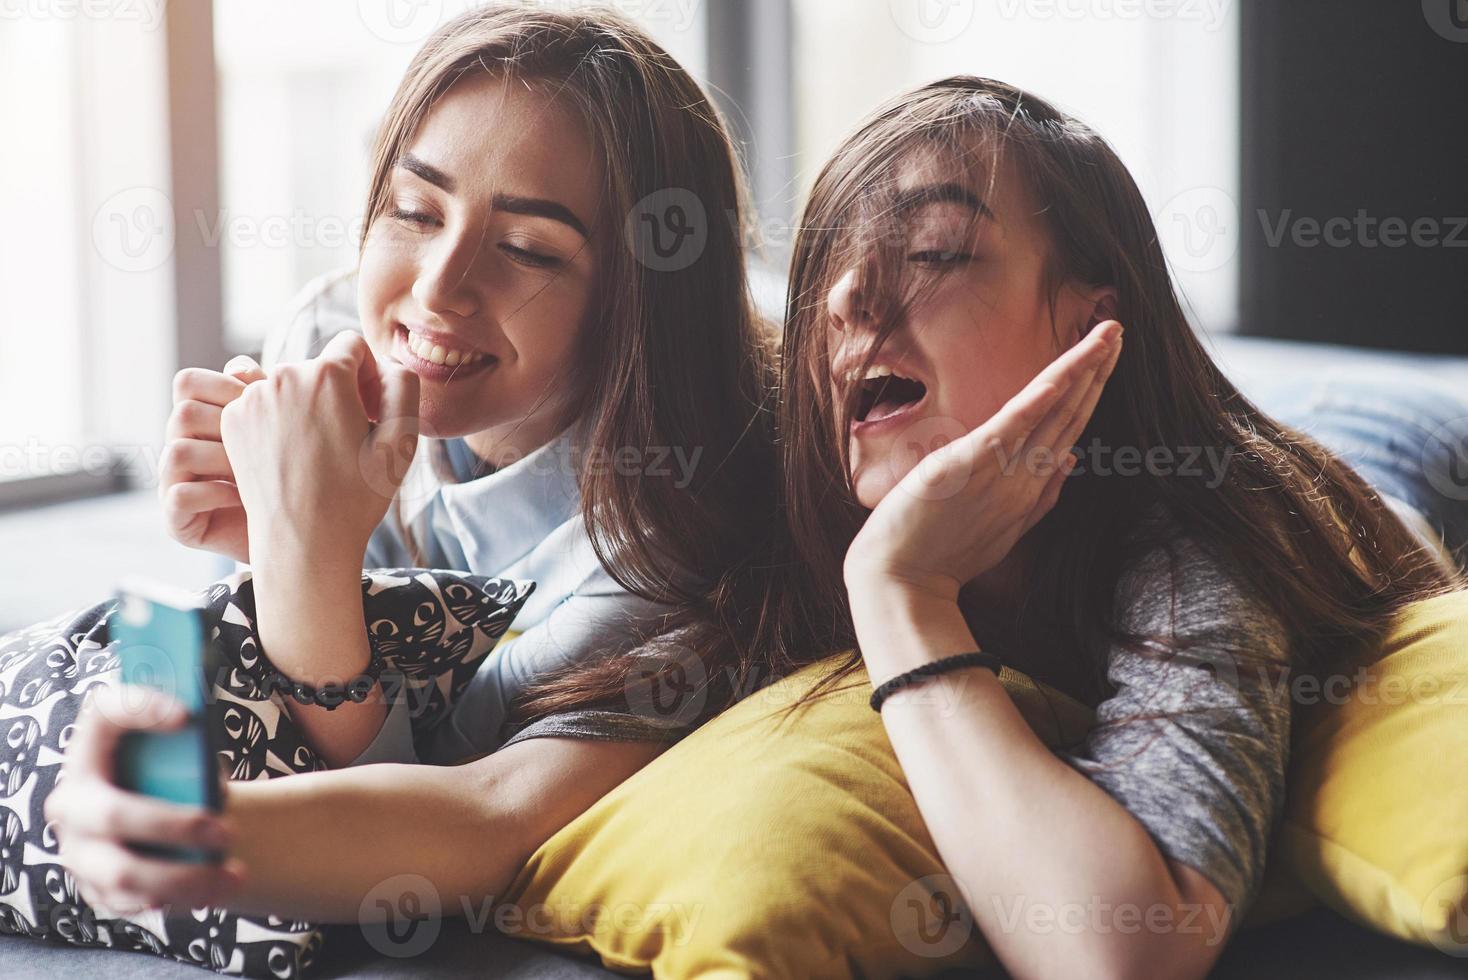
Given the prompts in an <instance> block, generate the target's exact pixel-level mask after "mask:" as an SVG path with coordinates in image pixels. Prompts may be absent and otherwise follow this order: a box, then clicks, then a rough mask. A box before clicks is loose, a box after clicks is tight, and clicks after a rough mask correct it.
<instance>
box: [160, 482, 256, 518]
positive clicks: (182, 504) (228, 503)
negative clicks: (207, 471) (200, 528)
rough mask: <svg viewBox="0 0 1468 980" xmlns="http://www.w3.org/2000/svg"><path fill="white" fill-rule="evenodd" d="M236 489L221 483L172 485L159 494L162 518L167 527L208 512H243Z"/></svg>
mask: <svg viewBox="0 0 1468 980" xmlns="http://www.w3.org/2000/svg"><path fill="white" fill-rule="evenodd" d="M244 506H245V504H244V501H242V500H240V490H239V487H237V486H235V485H234V484H233V483H226V482H224V481H223V480H199V481H194V482H190V483H175V484H173V485H172V486H170V487H168V489H167V490H166V491H165V492H164V494H163V514H164V516H165V517H166V518H167V519H168V522H169V524H170V525H173V526H179V525H182V524H185V523H187V522H188V521H189V519H190V518H192V517H194V516H196V515H198V514H207V513H209V512H210V511H216V510H228V509H231V508H235V507H238V508H240V509H241V510H243V509H244Z"/></svg>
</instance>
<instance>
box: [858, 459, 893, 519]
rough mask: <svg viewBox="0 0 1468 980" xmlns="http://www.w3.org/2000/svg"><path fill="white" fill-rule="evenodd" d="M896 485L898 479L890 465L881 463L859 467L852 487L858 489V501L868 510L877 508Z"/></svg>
mask: <svg viewBox="0 0 1468 980" xmlns="http://www.w3.org/2000/svg"><path fill="white" fill-rule="evenodd" d="M896 486H897V480H896V479H894V478H893V476H892V474H891V473H890V472H888V467H886V466H882V465H880V464H878V465H871V464H868V465H865V466H861V467H858V468H857V471H856V476H855V478H854V479H853V480H852V487H853V488H854V489H855V491H856V502H857V503H859V504H861V505H862V506H863V507H865V508H866V509H867V510H875V509H876V507H877V505H878V504H880V503H881V502H882V499H883V498H884V497H886V496H887V494H889V493H891V492H892V490H893V488H894V487H896Z"/></svg>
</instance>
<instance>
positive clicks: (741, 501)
mask: <svg viewBox="0 0 1468 980" xmlns="http://www.w3.org/2000/svg"><path fill="white" fill-rule="evenodd" d="M484 73H488V74H491V75H497V76H504V77H507V78H513V79H514V80H515V82H516V83H517V84H521V83H523V84H527V85H538V86H543V88H544V90H545V91H546V92H547V93H549V94H551V95H552V96H553V97H554V98H555V99H556V100H557V101H559V102H562V103H564V104H565V105H567V106H568V107H570V108H571V110H572V111H573V113H574V114H575V115H576V116H577V117H578V118H579V119H580V120H581V121H582V122H583V123H584V125H585V126H586V128H587V131H588V133H589V135H590V138H591V142H592V144H593V145H594V146H595V147H596V149H597V150H598V152H599V155H600V158H601V161H602V171H603V175H604V184H603V186H602V188H601V191H602V201H603V205H602V210H601V213H600V215H599V216H598V218H597V220H596V222H595V225H594V227H593V228H592V229H591V231H592V240H593V247H595V248H597V249H599V252H598V257H599V260H600V266H599V273H598V286H597V289H596V291H595V293H594V296H593V299H592V301H591V303H590V305H589V309H590V311H591V313H590V316H591V317H593V318H594V319H593V321H592V322H591V323H590V324H589V326H590V327H591V328H590V329H583V330H582V331H581V334H580V340H579V343H578V351H577V355H576V368H575V370H574V377H572V378H570V379H568V384H569V385H570V386H571V387H570V390H571V391H572V392H573V393H574V401H573V404H572V406H571V409H570V411H569V412H568V416H569V417H568V418H567V420H566V421H567V422H568V423H569V422H571V421H572V420H580V422H581V423H582V424H583V425H584V427H585V428H584V431H585V432H586V434H587V445H586V447H585V449H586V452H587V453H588V455H590V454H595V456H594V457H592V458H597V459H601V460H610V459H616V458H617V457H616V456H615V455H614V454H616V453H617V451H618V450H619V449H625V448H626V447H632V448H634V449H636V450H638V451H647V450H652V449H658V450H662V449H668V450H671V449H674V448H677V449H679V450H682V451H683V452H684V453H685V458H686V459H689V460H693V461H694V462H695V464H696V465H695V466H694V475H693V477H692V482H691V484H690V485H688V486H679V485H678V483H677V481H678V479H679V477H680V474H679V473H677V472H676V467H671V466H670V467H666V468H663V469H657V470H656V471H653V470H652V469H650V470H648V471H645V472H641V473H637V474H629V473H626V472H624V471H620V470H621V469H622V468H619V467H615V466H595V467H584V468H583V470H582V472H581V475H580V490H581V500H582V513H583V516H584V519H585V522H586V527H587V531H588V533H589V535H590V538H591V541H592V544H593V546H594V548H595V549H596V553H597V556H598V558H599V559H600V560H601V562H602V564H603V566H604V567H605V568H606V569H607V571H608V572H609V573H610V574H611V575H612V576H613V578H615V579H616V581H617V582H618V583H619V584H621V585H622V586H623V587H624V588H626V589H628V590H629V591H630V592H632V593H635V594H637V595H640V596H643V597H645V598H648V599H651V600H655V601H658V602H663V603H667V604H668V606H669V608H670V609H671V612H670V614H669V616H668V618H667V620H666V622H665V623H664V624H662V625H663V628H665V629H673V628H682V629H683V631H684V632H683V636H684V639H685V640H686V642H687V643H689V644H691V645H693V646H695V647H696V648H698V649H699V650H700V651H701V652H702V653H706V654H707V655H708V656H709V657H710V658H711V659H714V660H718V661H720V662H724V661H737V660H738V659H740V656H741V654H739V653H738V652H736V651H735V650H734V649H733V648H732V646H731V644H734V643H736V642H737V641H738V638H739V637H740V636H741V635H742V634H741V632H740V631H739V630H738V629H737V628H735V625H734V624H735V623H736V621H739V620H740V619H742V616H741V614H740V610H742V609H743V608H744V607H745V605H747V604H748V603H749V602H750V601H751V600H752V597H756V596H757V592H756V589H755V582H756V581H757V578H756V575H755V573H754V572H752V571H751V568H750V566H751V563H752V562H753V561H754V557H753V556H754V555H756V554H757V553H759V552H760V551H761V550H762V549H763V548H765V547H766V545H764V544H763V542H765V541H766V540H767V538H768V536H769V535H771V534H772V533H773V529H775V528H777V527H779V520H778V512H777V510H776V508H775V494H776V492H777V477H776V472H777V469H776V467H777V460H776V456H775V450H774V447H773V420H774V413H773V399H774V394H775V392H774V386H775V379H774V346H775V344H774V341H775V336H774V334H775V331H774V330H773V329H771V328H770V327H769V325H767V324H764V323H762V322H761V321H759V319H758V318H757V316H756V315H755V313H754V309H753V305H752V302H751V299H750V296H749V292H748V287H747V283H746V279H745V272H744V260H743V253H742V250H741V246H740V235H741V231H742V227H741V226H742V222H743V220H744V219H743V214H744V204H743V199H744V197H745V193H744V190H743V183H742V181H741V176H740V173H739V169H738V165H737V163H736V160H735V156H734V151H733V147H732V144H731V143H730V140H729V137H728V135H727V132H726V130H725V127H724V125H723V122H722V120H721V119H720V117H719V114H718V112H717V111H716V110H715V108H714V106H713V105H712V104H711V102H710V101H709V99H708V98H707V97H706V96H705V95H704V93H703V92H702V91H701V90H700V89H699V87H698V85H697V84H696V83H695V82H694V81H693V79H692V78H690V77H689V75H688V74H687V72H685V71H684V70H683V69H682V68H681V67H680V66H679V65H678V63H677V62H676V61H674V60H673V58H672V57H671V56H669V55H668V53H667V52H666V51H664V50H663V49H662V48H661V47H659V46H658V45H657V44H656V43H654V42H653V41H652V40H651V39H650V38H648V37H647V35H646V34H644V33H643V32H642V31H641V30H640V29H639V28H637V27H636V26H635V25H633V24H632V23H631V22H630V21H627V20H626V19H624V18H622V17H620V16H618V15H617V14H615V13H614V12H612V11H609V10H602V9H595V8H589V9H587V10H583V11H570V12H561V11H551V10H546V9H544V8H538V7H536V6H534V5H523V4H514V3H496V4H490V5H486V6H483V7H477V8H475V9H471V10H469V11H467V12H466V13H464V14H462V15H460V16H459V17H456V18H454V19H453V20H451V21H449V22H447V23H446V24H444V25H443V26H442V27H441V28H439V30H438V31H436V32H435V33H434V35H433V36H432V37H430V38H429V39H428V41H427V42H426V43H425V44H424V46H423V48H422V49H421V50H420V51H419V52H418V53H417V55H416V56H415V57H414V59H413V62H412V64H411V65H410V67H409V68H408V70H407V73H406V74H405V76H404V78H403V80H402V82H401V83H400V85H399V87H398V90H397V94H396V95H395V96H394V97H393V100H392V103H391V105H390V107H389V108H388V111H387V115H386V117H385V119H384V121H383V123H382V127H381V130H380V132H379V134H378V136H377V140H376V145H375V149H374V152H373V165H372V179H371V189H370V193H369V200H368V206H367V222H366V226H367V227H368V228H370V227H371V225H372V222H373V221H375V220H376V219H377V218H378V217H379V216H381V215H382V214H383V213H384V211H385V210H386V209H387V207H388V204H389V198H388V186H389V179H390V176H391V173H392V170H393V168H394V166H395V165H396V163H397V160H398V158H399V156H400V155H401V154H402V153H403V152H404V150H405V148H406V146H407V143H408V141H409V140H410V139H411V138H412V135H413V133H414V132H415V131H416V129H417V127H418V125H419V124H420V123H421V121H422V120H423V119H424V117H425V116H426V114H427V113H428V112H429V111H430V110H431V109H432V107H433V105H434V103H435V102H436V101H437V100H438V99H440V98H442V97H443V95H444V94H445V93H446V92H447V91H448V90H449V89H450V88H451V87H452V86H453V85H454V83H455V82H456V81H458V80H459V79H461V78H463V77H465V76H466V75H477V74H484ZM657 194H673V195H682V196H683V197H682V199H684V200H696V201H697V202H698V203H699V204H700V205H701V206H702V208H703V209H704V212H705V218H706V220H705V222H704V224H705V225H706V227H707V237H706V240H705V241H704V242H703V244H702V250H701V253H699V254H697V256H696V257H690V260H689V261H687V262H678V263H676V265H677V267H676V268H666V267H664V268H658V267H656V266H657V265H658V263H656V262H651V263H650V262H648V261H645V259H647V258H648V256H646V255H641V254H640V253H639V252H637V250H636V248H635V245H634V241H635V240H630V239H629V237H628V236H626V235H624V222H625V220H626V219H627V216H629V215H634V213H635V212H636V209H637V208H638V207H639V204H640V203H641V202H644V201H645V199H647V198H648V197H649V195H657ZM675 199H677V198H675ZM695 453H697V455H696V456H695V455H694V454H695ZM611 639H612V638H610V637H609V645H610V641H611ZM621 646H625V644H622V645H621ZM607 653H608V655H607V656H604V657H592V658H587V659H586V660H585V661H584V662H582V663H581V664H578V665H575V666H574V667H573V668H572V669H571V670H570V671H568V672H563V673H561V674H559V675H556V676H552V677H545V678H541V679H540V680H539V681H538V682H537V683H536V686H535V687H534V689H533V690H532V691H530V692H529V693H528V695H526V696H525V698H524V700H523V702H522V703H521V705H520V707H519V717H521V718H532V717H538V716H541V715H544V714H549V713H552V712H557V711H564V710H567V709H570V708H574V707H579V706H587V705H591V704H599V703H607V702H613V701H617V700H619V699H622V698H624V697H625V693H624V686H625V680H626V676H627V674H628V672H629V670H631V669H632V668H633V664H634V661H633V659H632V658H630V657H628V656H621V655H620V654H621V653H622V651H621V650H620V648H619V649H615V650H614V649H609V650H608V651H607Z"/></svg>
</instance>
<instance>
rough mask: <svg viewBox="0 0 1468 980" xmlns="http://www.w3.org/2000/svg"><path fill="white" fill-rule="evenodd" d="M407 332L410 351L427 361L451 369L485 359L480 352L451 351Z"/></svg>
mask: <svg viewBox="0 0 1468 980" xmlns="http://www.w3.org/2000/svg"><path fill="white" fill-rule="evenodd" d="M406 332H407V335H408V349H409V350H411V351H412V352H413V353H414V354H417V355H418V356H419V357H421V358H423V359H424V360H425V361H432V362H433V363H434V364H445V365H447V366H449V367H456V366H458V365H460V364H476V363H478V362H479V361H481V360H483V359H484V357H485V355H484V354H483V353H482V352H480V351H461V350H449V349H447V348H445V347H443V346H442V345H440V344H435V343H432V342H431V341H427V340H424V339H423V338H422V337H420V336H418V335H417V334H415V333H413V332H412V331H411V330H409V331H406Z"/></svg>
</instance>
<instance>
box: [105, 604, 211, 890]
mask: <svg viewBox="0 0 1468 980" xmlns="http://www.w3.org/2000/svg"><path fill="white" fill-rule="evenodd" d="M117 601H118V606H117V609H116V610H115V611H114V612H113V614H112V617H111V619H110V620H109V622H108V631H109V634H110V639H111V640H112V641H114V642H115V643H116V653H117V658H118V662H119V664H120V666H121V668H122V678H121V679H122V682H123V683H124V684H136V685H139V686H143V687H152V688H156V689H157V690H160V691H163V692H164V693H166V694H168V695H170V696H171V697H173V698H175V699H177V700H178V701H180V702H181V703H182V704H183V706H184V708H185V709H186V710H187V711H188V720H187V722H185V723H184V724H183V725H182V726H180V727H179V728H176V729H174V730H172V731H167V732H124V733H123V735H122V737H121V740H120V741H119V744H118V748H117V757H116V775H115V779H116V783H117V785H118V786H120V787H121V788H123V789H126V790H130V791H132V792H134V793H142V794H144V795H147V796H153V797H157V798H158V799H161V800H167V801H168V802H170V803H181V804H186V805H189V806H198V807H205V808H207V809H210V810H214V811H216V812H217V811H218V810H219V809H220V806H221V791H220V779H221V776H220V772H219V767H218V764H217V763H216V762H215V759H217V758H218V755H217V753H216V751H215V750H216V748H217V746H216V745H215V744H214V738H213V736H212V735H211V729H210V726H209V723H208V716H207V711H208V707H209V700H210V699H209V697H208V694H207V692H209V691H210V690H211V689H212V687H211V683H210V682H211V680H212V679H213V677H214V675H215V672H216V671H217V670H218V667H219V657H218V653H217V651H216V649H215V646H214V644H213V642H212V641H211V640H210V639H209V636H208V631H207V624H206V622H205V619H204V600H203V598H202V597H200V596H197V595H192V594H190V593H188V592H185V591H183V590H182V589H175V588H172V587H170V586H166V585H160V584H158V583H154V582H149V581H144V580H140V579H135V578H134V579H128V580H126V581H124V582H123V583H121V584H120V585H119V587H118V590H117ZM129 846H130V847H132V849H133V850H134V851H137V852H138V853H140V854H147V855H149V856H152V857H162V858H168V859H170V860H175V861H188V862H218V861H220V860H222V857H223V856H222V855H221V854H220V853H219V852H217V851H212V850H203V849H199V848H193V847H182V846H173V845H161V844H146V843H133V844H130V845H129Z"/></svg>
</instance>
